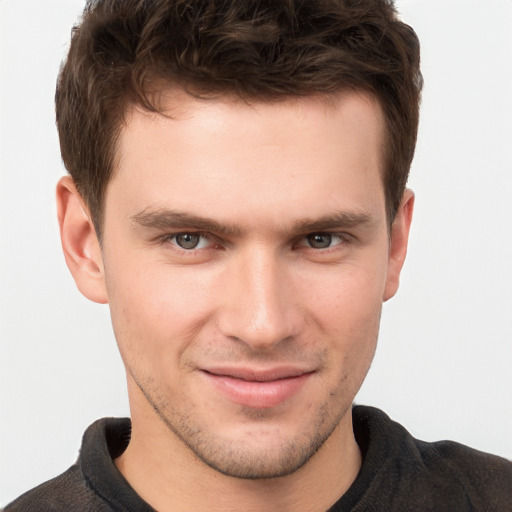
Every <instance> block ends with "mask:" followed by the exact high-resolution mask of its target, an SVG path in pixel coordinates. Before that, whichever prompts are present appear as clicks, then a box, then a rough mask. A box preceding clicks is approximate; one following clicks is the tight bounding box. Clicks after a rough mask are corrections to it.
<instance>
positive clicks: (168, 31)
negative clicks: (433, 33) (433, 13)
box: [6, 0, 512, 511]
mask: <svg viewBox="0 0 512 512" xmlns="http://www.w3.org/2000/svg"><path fill="white" fill-rule="evenodd" d="M418 64H419V54H418V42H417V39H416V37H415V35H414V33H413V32H412V30H411V29H410V28H409V27H407V26H406V25H404V24H402V23H401V22H399V21H398V20H397V19H396V16H395V13H394V10H393V8H392V6H391V5H389V4H388V3H386V2H373V1H369V2H317V1H312V2H301V3H297V5H294V4H293V3H291V2H289V3H283V4H281V3H268V4H267V5H260V4H259V3H254V2H231V3H230V2H209V3H206V2H186V3H185V2H171V1H164V0H162V1H154V2H153V1H152V2H149V1H148V2H140V1H125V2H119V1H117V2H116V1H113V0H111V1H103V2H101V1H100V2H95V3H92V4H91V5H89V7H88V8H87V9H86V12H85V14H84V19H83V21H82V23H81V26H80V27H79V28H78V29H77V30H76V31H75V33H74V37H73V42H72V45H71V49H70V53H69V57H68V61H67V63H66V65H65V66H64V68H63V70H62V73H61V76H60V79H59V84H58V89H57V121H58V126H59V133H60V137H61V149H62V155H63V158H64V161H65V163H66V166H67V168H68V170H69V171H70V174H71V177H66V178H63V179H62V180H61V181H60V182H59V185H58V208H59V221H60V226H61V235H62V243H63V249H64V253H65V256H66V261H67V263H68V266H69V268H70V270H71V272H72V274H73V276H74V278H75V281H76V283H77V286H78V287H79V289H80V291H81V292H82V293H83V294H84V295H85V296H86V297H88V298H89V299H91V300H93V301H96V302H101V303H106V302H108V303H109V306H110V310H111V315H112V322H113V326H114V330H115V333H116V339H117V342H118V345H119V348H120V351H121V355H122V358H123V361H124V364H125V367H126V371H127V379H128V389H129V398H130V407H131V416H132V418H131V423H130V422H129V421H128V420H100V422H98V423H95V424H94V425H92V426H91V427H90V429H89V430H88V431H87V432H86V434H85V436H84V441H83V444H82V450H81V456H80V459H79V462H78V464H77V465H74V466H73V467H72V468H70V470H69V471H68V472H66V473H65V474H64V475H61V476H60V477H57V478H56V479H55V480H53V481H50V482H48V483H46V484H43V485H42V486H40V487H39V488H36V489H35V490H33V491H31V492H29V493H27V494H26V495H24V496H23V497H21V498H19V499H18V500H17V501H15V502H14V503H13V504H11V505H10V506H8V507H7V509H6V510H7V511H9V510H12V511H15V510H38V509H39V510H153V509H156V510H163V511H164V510H280V511H281V510H327V509H331V510H471V509H476V510H506V509H507V508H510V505H511V478H512V470H511V465H510V464H509V463H508V462H507V461H504V460H502V459H499V458H498V457H493V456H490V455H486V454H482V453H479V452H475V451H473V450H471V449H469V448H466V447H464V446H461V445H456V444H453V443H440V444H433V445H429V444H426V443H422V442H420V441H417V440H415V439H413V438H412V437H411V436H410V435H409V434H408V433H407V432H406V431H405V430H404V429H402V428H401V427H400V426H399V425H397V424H396V423H393V422H392V421H391V420H389V419H388V418H387V417H386V416H385V415H384V413H382V412H380V411H377V410H375V409H371V408H361V407H356V408H354V410H353V411H352V401H353V398H354V396H355V394H356V392H357V390H358V389H359V387H360V385H361V383H362V381H363V380H364V377H365V375H366V372H367V370H368V368H369V365H370V363H371V360H372V357H373V354H374V350H375V344H376V339H377V333H378V325H379V319H380V312H381V307H382V302H383V301H385V300H388V299H389V298H391V297H392V296H393V295H394V294H395V292H396V290H397V287H398V279H399V274H400V270H401V267H402V264H403V261H404V258H405V253H406V249H407V238H408V233H409V227H410V223H411V217H412V209H413V202H414V197H413V194H412V192H410V191H408V190H407V189H405V184H406V181H407V175H408V170H409V166H410V162H411V160H412V156H413V152H414V144H415V138H416V130H417V122H418V103H419V94H420V89H421V75H420V72H419V67H418Z"/></svg>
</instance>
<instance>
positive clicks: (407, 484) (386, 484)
mask: <svg viewBox="0 0 512 512" xmlns="http://www.w3.org/2000/svg"><path fill="white" fill-rule="evenodd" d="M353 417H354V430H355V434H356V438H357V439H358V443H359V444H360V446H361V450H362V451H363V453H364V455H365V458H364V461H363V468H364V466H365V465H366V466H367V468H366V469H365V471H367V474H368V476H369V477H370V475H371V480H372V481H373V483H374V484H376V483H378V485H377V487H378V488H380V489H395V490H394V491H388V492H389V494H390V496H389V498H390V499H391V500H392V501H393V502H395V503H397V504H398V502H400V506H397V507H396V508H394V509H393V510H395V509H396V510H409V509H408V508H407V506H409V504H410V503H414V502H415V503H417V504H418V505H419V504H420V503H421V504H422V506H421V507H420V509H421V510H468V511H470V510H471V511H501V510H512V463H511V462H510V461H508V460H506V459H503V458H501V457H498V456H496V455H491V454H489V453H484V452H481V451H478V450H475V449H473V448H470V447H468V446H465V445H462V444H460V443H456V442H453V441H439V442H434V443H429V442H425V441H421V440H418V439H416V438H414V437H413V436H412V435H411V434H410V433H409V432H408V431H407V430H406V429H405V428H404V427H403V426H401V425H400V424H399V423H396V422H394V421H392V420H391V419H390V418H389V417H388V416H387V415H386V414H385V413H383V412H382V411H379V410H378V409H374V408H372V407H362V406H356V407H355V408H354V411H353ZM406 504H407V506H406ZM443 507H444V508H443Z"/></svg>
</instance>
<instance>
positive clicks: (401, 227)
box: [383, 189, 414, 301]
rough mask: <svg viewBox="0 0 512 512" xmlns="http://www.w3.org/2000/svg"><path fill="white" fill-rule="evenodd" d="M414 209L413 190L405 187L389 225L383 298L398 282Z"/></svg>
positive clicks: (387, 295)
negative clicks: (386, 271) (387, 257)
mask: <svg viewBox="0 0 512 512" xmlns="http://www.w3.org/2000/svg"><path fill="white" fill-rule="evenodd" d="M413 209H414V192H413V191H412V190H409V189H406V190H405V192H404V195H403V197H402V201H401V202H400V206H399V207H398V211H397V212H396V215H395V219H394V220H393V223H392V225H391V233H390V242H389V259H388V273H387V278H386V287H385V289H384V296H383V300H384V301H386V300H389V299H391V297H393V296H394V295H395V293H396V292H397V290H398V286H399V284H400V272H401V270H402V267H403V265H404V261H405V256H406V254H407V244H408V241H409V229H410V227H411V221H412V212H413Z"/></svg>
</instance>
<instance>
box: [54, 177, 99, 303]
mask: <svg viewBox="0 0 512 512" xmlns="http://www.w3.org/2000/svg"><path fill="white" fill-rule="evenodd" d="M57 214H58V217H59V227H60V238H61V242H62V250H63V251H64V258H65V259H66V263H67V265H68V268H69V270H70V271H71V274H72V275H73V278H74V279H75V283H76V285H77V287H78V289H79V290H80V292H81V293H82V294H83V295H84V296H85V297H87V298H88V299H89V300H92V301H93V302H99V303H100V304H105V303H107V302H108V296H107V291H106V286H105V272H104V267H103V257H102V254H101V247H100V244H99V241H98V237H97V236H96V230H95V229H94V224H93V222H92V220H91V216H90V214H89V210H88V208H87V207H86V206H85V203H84V201H83V199H82V196H81V195H80V193H79V192H78V190H77V188H76V186H75V184H74V182H73V180H72V178H71V177H70V176H64V177H63V178H61V179H60V180H59V182H58V184H57Z"/></svg>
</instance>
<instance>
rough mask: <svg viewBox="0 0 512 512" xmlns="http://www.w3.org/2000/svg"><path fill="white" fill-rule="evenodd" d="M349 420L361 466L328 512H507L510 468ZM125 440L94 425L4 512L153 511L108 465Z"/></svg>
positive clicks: (371, 420) (367, 414)
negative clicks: (72, 457) (72, 459)
mask: <svg viewBox="0 0 512 512" xmlns="http://www.w3.org/2000/svg"><path fill="white" fill-rule="evenodd" d="M353 418H354V431H355V434H356V439H357V442H358V444H359V446H360V448H361V452H362V454H363V465H362V467H361V470H360V472H359V475H358V476H357V478H356V480H355V481H354V483H353V484H352V486H351V487H350V489H349V490H348V491H347V492H346V493H345V494H344V495H343V496H342V497H341V498H340V499H339V500H338V502H337V503H336V504H335V505H334V506H333V507H332V508H331V511H333V512H345V511H353V512H363V511H364V512H370V511H371V512H393V511H396V512H409V511H411V512H413V511H414V512H417V511H425V512H426V511H432V512H462V511H468V512H469V511H479V512H498V511H499V512H510V511H512V463H511V462H509V461H507V460H505V459H502V458H500V457H496V456H494V455H489V454H486V453H482V452H479V451H476V450H473V449H471V448H468V447H467V446H463V445H461V444H458V443H453V442H450V441H441V442H438V443H426V442H423V441H418V440H417V439H414V438H413V437H412V436H411V435H410V434H409V433H408V432H407V431H406V430H405V429H404V428H403V427H402V426H401V425H399V424H398V423H395V422H394V421H391V420H390V419H389V417H388V416H387V415H386V414H384V413H383V412H382V411H379V410H378V409H374V408H372V407H363V406H355V407H354V408H353ZM129 440H130V420H129V419H114V418H105V419H102V420H99V421H96V422H95V423H93V424H92V425H91V426H90V427H89V428H88V429H87V430H86V432H85V434H84V437H83V441H82V448H81V451H80V456H79V458H78V461H77V463H76V464H74V465H73V466H71V467H70V468H69V469H68V470H67V471H66V472H65V473H63V474H62V475H60V476H58V477H56V478H54V479H53V480H50V481H48V482H46V483H44V484H42V485H40V486H38V487H36V488H35V489H33V490H31V491H29V492H27V493H25V494H23V495H22V496H21V497H19V498H18V499H17V500H15V501H14V502H12V503H11V504H10V505H8V506H7V507H6V508H5V512H28V511H30V512H63V511H74V512H78V511H79V512H107V511H108V512H111V511H116V512H121V511H122V512H128V511H131V512H135V511H137V512H151V511H153V510H154V509H153V508H152V507H151V506H149V505H148V504H147V503H145V502H144V501H143V500H142V499H141V498H140V497H139V496H138V495H137V494H136V493H135V491H134V490H133V489H132V488H131V487H130V485H129V484H128V482H127V481H126V480H125V479H124V477H123V476H122V475H121V473H119V471H118V470H117V468H116V467H115V465H114V463H113V459H114V458H116V457H118V456H119V455H120V454H121V453H122V452H123V451H124V450H125V449H126V447H127V445H128V442H129Z"/></svg>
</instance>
